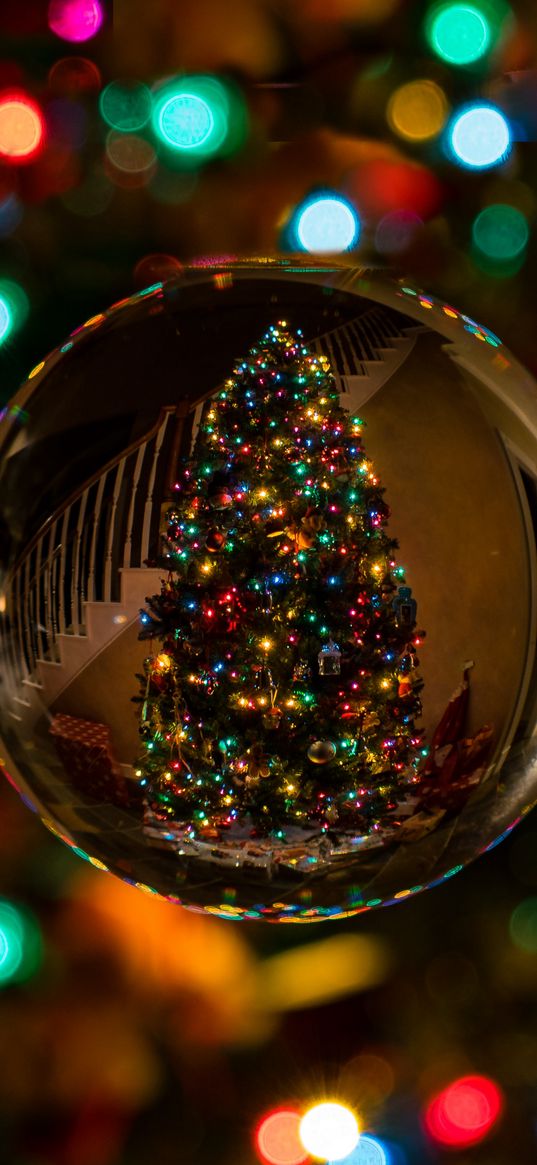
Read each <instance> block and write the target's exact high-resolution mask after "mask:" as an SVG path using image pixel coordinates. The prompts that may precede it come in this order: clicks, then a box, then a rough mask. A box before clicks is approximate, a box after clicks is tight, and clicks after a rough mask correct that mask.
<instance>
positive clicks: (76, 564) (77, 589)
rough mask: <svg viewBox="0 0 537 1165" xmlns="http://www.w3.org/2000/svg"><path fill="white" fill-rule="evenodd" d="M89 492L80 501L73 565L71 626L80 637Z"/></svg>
mask: <svg viewBox="0 0 537 1165" xmlns="http://www.w3.org/2000/svg"><path fill="white" fill-rule="evenodd" d="M88 492H89V491H88V490H84V493H83V494H82V497H81V499H80V506H79V509H78V517H77V521H76V529H75V533H74V547H73V558H72V563H71V624H72V628H73V635H80V626H81V623H82V601H83V594H84V584H83V577H81V575H80V574H79V572H80V571H81V567H82V555H81V553H80V544H81V541H82V533H83V530H84V519H85V516H86V505H87V501H88Z"/></svg>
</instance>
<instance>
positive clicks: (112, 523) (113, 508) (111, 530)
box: [103, 457, 127, 603]
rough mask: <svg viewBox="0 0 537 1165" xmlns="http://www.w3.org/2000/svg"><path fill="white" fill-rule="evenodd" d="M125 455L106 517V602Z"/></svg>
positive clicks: (110, 587) (104, 586)
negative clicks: (107, 516)
mask: <svg viewBox="0 0 537 1165" xmlns="http://www.w3.org/2000/svg"><path fill="white" fill-rule="evenodd" d="M126 460H127V459H126V457H124V458H123V461H120V463H119V465H118V467H117V473H116V478H115V481H114V488H113V492H112V501H111V505H110V514H109V518H108V532H107V539H106V551H105V559H104V584H103V600H104V601H105V602H107V603H109V602H110V601H111V598H112V554H113V551H114V543H115V541H116V516H117V504H118V501H119V495H120V492H121V483H122V481H123V474H124V472H125V465H126Z"/></svg>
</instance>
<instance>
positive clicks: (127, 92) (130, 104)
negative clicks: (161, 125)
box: [99, 81, 153, 133]
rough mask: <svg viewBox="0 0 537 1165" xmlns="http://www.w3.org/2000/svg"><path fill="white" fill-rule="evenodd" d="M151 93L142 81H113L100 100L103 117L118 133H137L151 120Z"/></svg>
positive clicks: (104, 90)
mask: <svg viewBox="0 0 537 1165" xmlns="http://www.w3.org/2000/svg"><path fill="white" fill-rule="evenodd" d="M152 108H153V101H152V97H151V92H150V90H149V89H148V87H147V85H144V84H143V82H142V81H111V83H110V85H107V86H106V89H103V91H102V93H101V96H100V98H99V109H100V112H101V117H102V118H103V120H104V121H105V122H106V124H107V125H109V126H110V128H111V129H115V130H117V131H118V133H135V131H136V130H139V129H143V127H144V125H147V123H148V121H149V120H150V118H151V112H152Z"/></svg>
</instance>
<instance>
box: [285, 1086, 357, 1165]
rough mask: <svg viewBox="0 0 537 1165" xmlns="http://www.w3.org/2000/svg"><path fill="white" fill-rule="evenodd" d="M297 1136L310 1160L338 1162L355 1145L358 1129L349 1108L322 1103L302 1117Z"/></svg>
mask: <svg viewBox="0 0 537 1165" xmlns="http://www.w3.org/2000/svg"><path fill="white" fill-rule="evenodd" d="M299 1136H300V1140H301V1141H302V1144H303V1146H304V1148H305V1149H306V1151H307V1152H308V1153H309V1154H310V1155H311V1156H312V1157H317V1158H318V1159H319V1160H325V1161H326V1160H328V1161H341V1160H342V1159H343V1157H348V1155H349V1153H352V1151H353V1149H354V1148H355V1147H356V1145H357V1144H358V1140H359V1137H360V1130H359V1128H358V1122H357V1120H356V1117H355V1115H354V1113H353V1112H351V1109H350V1108H347V1107H346V1105H344V1104H338V1103H337V1102H334V1101H325V1102H323V1103H322V1104H315V1105H314V1106H313V1108H310V1109H308V1112H307V1113H306V1114H305V1116H303V1117H302V1120H301V1122H300V1128H299Z"/></svg>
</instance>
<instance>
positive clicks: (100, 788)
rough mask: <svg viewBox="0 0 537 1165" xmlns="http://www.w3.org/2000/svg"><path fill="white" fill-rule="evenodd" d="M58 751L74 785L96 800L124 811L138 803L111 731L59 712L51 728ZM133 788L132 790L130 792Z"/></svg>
mask: <svg viewBox="0 0 537 1165" xmlns="http://www.w3.org/2000/svg"><path fill="white" fill-rule="evenodd" d="M50 734H51V736H52V738H53V740H54V745H55V748H56V752H57V753H58V756H59V758H60V760H61V762H62V765H63V767H64V769H65V771H66V773H67V775H68V777H69V780H70V782H71V784H72V786H73V787H74V788H75V789H78V790H79V791H80V792H81V793H84V794H85V795H86V796H88V797H92V798H93V799H94V800H96V801H101V802H102V801H106V802H108V803H109V804H112V805H117V806H119V807H121V808H124V807H126V806H128V805H130V804H131V803H132V801H133V794H134V799H135V800H137V797H136V794H137V792H138V787H137V785H135V784H134V782H131V781H128V780H127V779H126V778H125V776H124V773H123V770H122V768H121V766H120V765H119V764H118V762H117V760H116V759H115V757H114V752H113V747H112V741H111V736H110V729H109V728H108V726H107V725H106V724H98V723H96V722H95V721H93V720H79V719H78V718H77V717H75V716H67V715H66V714H65V713H63V712H62V713H58V714H57V715H56V716H55V717H54V719H53V721H52V724H51V726H50ZM131 786H132V789H131Z"/></svg>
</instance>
